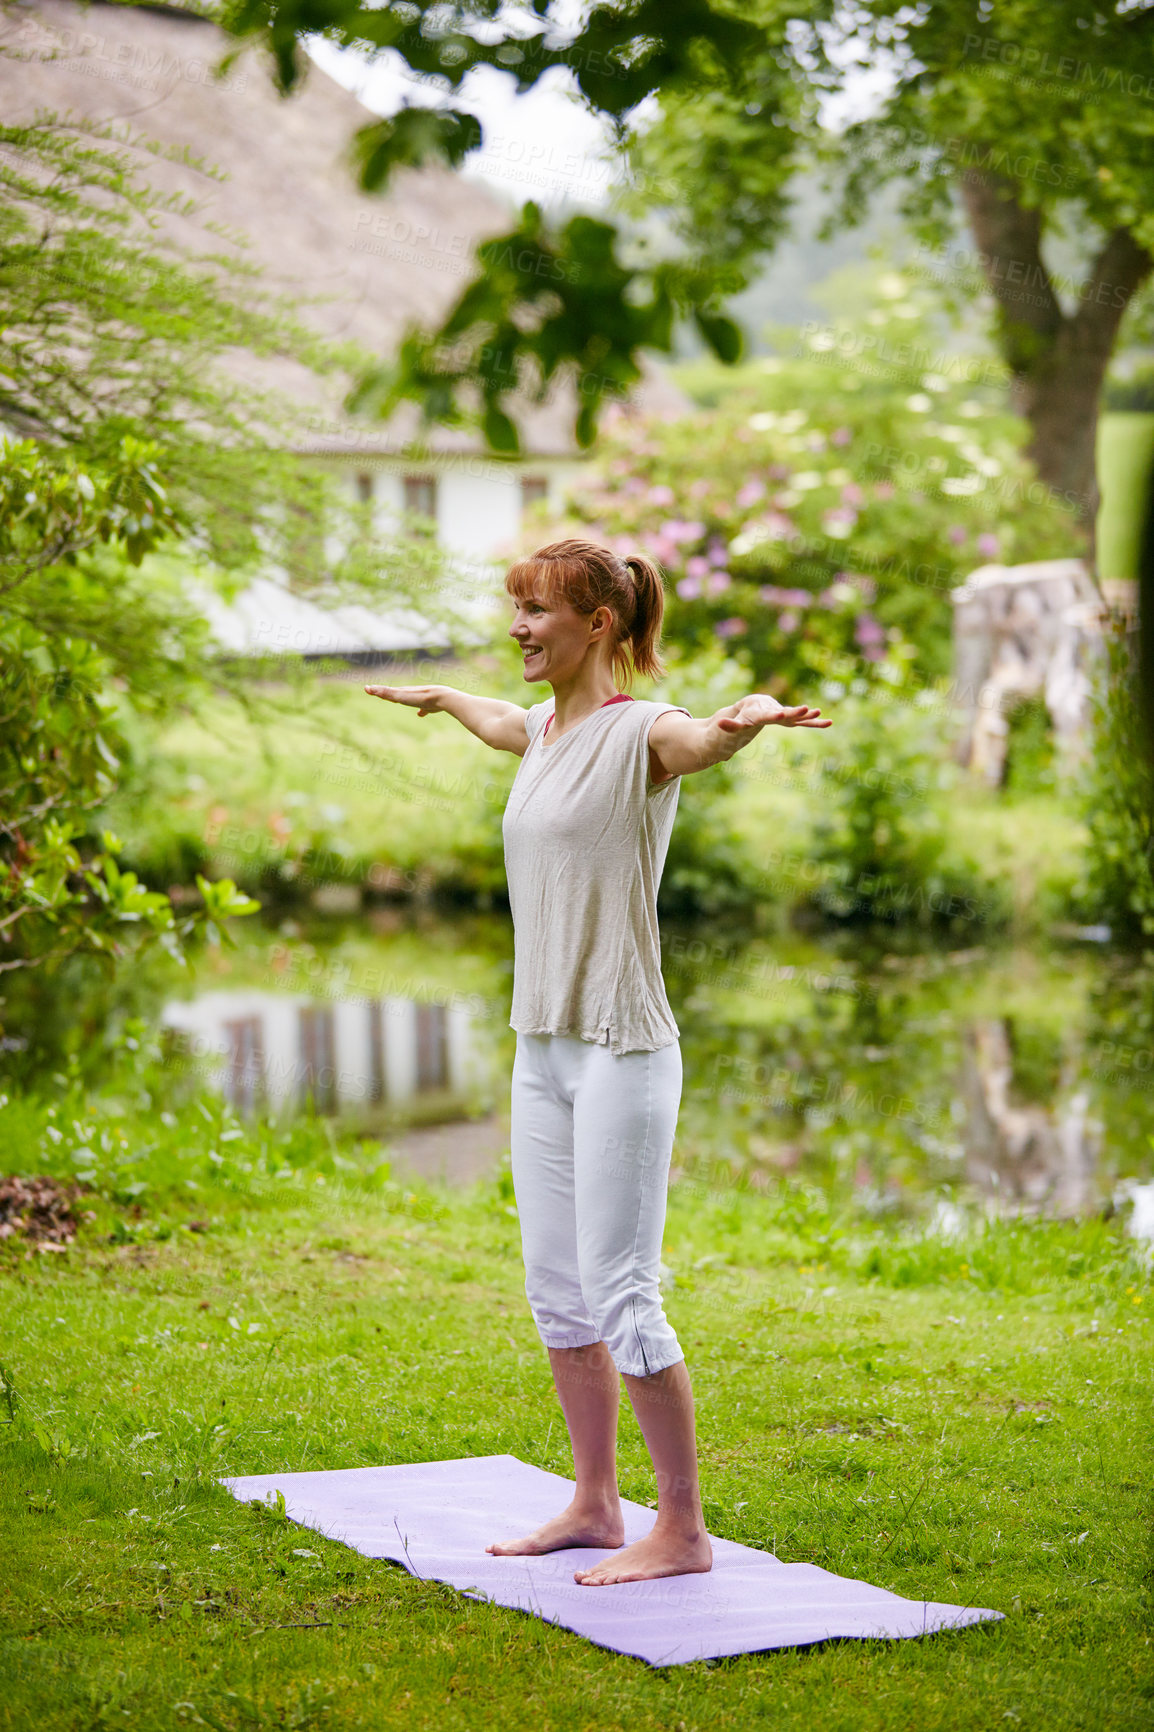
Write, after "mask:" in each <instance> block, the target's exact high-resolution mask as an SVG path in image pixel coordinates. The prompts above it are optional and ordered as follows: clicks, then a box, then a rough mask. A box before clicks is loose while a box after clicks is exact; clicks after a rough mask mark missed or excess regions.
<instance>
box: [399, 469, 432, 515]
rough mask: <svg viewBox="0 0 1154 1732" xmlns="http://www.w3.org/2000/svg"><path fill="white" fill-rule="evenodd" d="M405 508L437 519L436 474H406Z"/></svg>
mask: <svg viewBox="0 0 1154 1732" xmlns="http://www.w3.org/2000/svg"><path fill="white" fill-rule="evenodd" d="M405 510H406V511H414V512H417V513H418V514H419V515H420V516H421V517H431V518H432V519H433V522H434V523H435V522H436V521H437V478H436V476H435V475H406V476H405Z"/></svg>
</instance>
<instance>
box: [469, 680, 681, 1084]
mask: <svg viewBox="0 0 1154 1732" xmlns="http://www.w3.org/2000/svg"><path fill="white" fill-rule="evenodd" d="M553 705H554V700H553V699H552V698H551V697H550V698H547V699H546V700H545V701H544V702H543V703H540V704H534V705H533V707H532V708H531V709H529V710H527V711H526V712H525V727H526V731H527V732H528V735H529V746H528V749H527V751H526V752H525V755H524V757H523V758H522V759H521V762H520V764H519V765H518V768H517V774H516V777H515V778H514V781H513V786H512V788H511V789H510V792H509V799H508V803H507V804H506V807H505V815H504V819H503V821H502V832H503V835H504V841H505V873H506V876H507V878H508V881H509V906H510V908H511V910H512V915H513V952H514V960H513V1006H512V1011H511V1014H510V1016H509V1026H510V1027H511V1028H515V1029H516V1030H517V1031H518V1032H519V1033H521V1034H575V1035H579V1036H580V1038H581V1039H582V1040H591V1041H595V1042H596V1043H597V1044H598V1045H599V1046H600V1045H604V1044H605V1043H606V1042H608V1044H609V1047H610V1050H611V1051H612V1052H614V1053H623V1052H637V1051H641V1052H655V1051H656V1050H657V1049H658V1048H659V1047H663V1046H671V1045H672V1044H673V1042H674V1041H675V1040H677V1039H678V1037H679V1034H680V1030H679V1029H678V1027H677V1024H676V1022H675V1021H674V1020H673V1013H672V1011H671V1010H670V1008H669V1000H668V998H667V997H666V995H665V982H664V980H663V979H662V977H661V940H660V936H659V934H658V929H657V891H658V887H659V885H660V883H661V873H662V870H663V868H664V866H665V856H666V853H667V851H668V848H669V837H670V833H671V831H672V829H673V819H674V816H675V814H676V811H677V801H678V796H679V794H680V791H681V778H680V776H671V777H670V779H669V780H668V781H667V782H662V783H661V784H660V785H658V786H655V785H654V783H653V782H652V781H651V779H650V775H649V730H650V728H651V727H652V726H653V723H654V722H655V721H656V720H657V718H658V716H660V715H664V714H665V712H666V711H667V710H681V713H682V714H683V715H688V714H689V711H688V710H686V709H683V708H682V706H681V705H680V704H662V703H653V702H649V701H647V700H645V699H630V700H629V701H627V702H614V701H613V700H612V699H611V700H610V701H609V702H608V703H607V704H603V705H602V706H601V708H600V709H596V710H594V711H593V712H592V713H591V714H590V715H588V716H585V717H584V718H583V719H582V720H581V721H580V722H578V723H577V724H576V726H575V727H572V728H570V729H568V730H567V731H566V732H565V733H564V734H562V735H560V736H559V737H558V738H557V739H553V738H552V735H553V731H554V730H553V729H552V728H550V730H549V733H548V734H547V735H546V734H545V724H546V722H547V721H548V720H549V717H550V716H551V715H552V714H553ZM542 736H544V737H542Z"/></svg>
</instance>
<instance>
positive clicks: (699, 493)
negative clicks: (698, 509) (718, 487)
mask: <svg viewBox="0 0 1154 1732" xmlns="http://www.w3.org/2000/svg"><path fill="white" fill-rule="evenodd" d="M711 485H712V483H711V482H708V481H705V480H702V478H701V477H700V476H699V477H698V479H697V480H696V481H691V482H690V483H689V497H690V499H701V498H702V497H703V496H704V495H705V494H706V493H708V492H709V489H710V486H711Z"/></svg>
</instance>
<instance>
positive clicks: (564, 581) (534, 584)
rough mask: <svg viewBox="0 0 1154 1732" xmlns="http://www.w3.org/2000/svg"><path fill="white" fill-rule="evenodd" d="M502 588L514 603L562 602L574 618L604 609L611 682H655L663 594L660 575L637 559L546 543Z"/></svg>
mask: <svg viewBox="0 0 1154 1732" xmlns="http://www.w3.org/2000/svg"><path fill="white" fill-rule="evenodd" d="M505 588H506V590H507V591H508V593H509V594H510V595H511V596H513V597H514V598H515V600H517V601H525V600H527V599H528V597H529V596H530V595H532V594H534V593H537V594H541V592H542V591H543V592H544V594H543V599H544V600H545V601H546V603H547V604H548V605H549V606H550V607H553V606H556V604H557V602H558V601H567V602H568V603H569V606H570V607H571V608H573V610H574V611H575V612H576V613H582V614H592V613H595V612H596V610H597V609H598V608H599V607H607V608H608V609H609V610H610V612H611V613H612V615H613V628H614V629H613V677H614V681H615V683H616V685H617V688H618V690H625V689H627V688H628V686H629V685H630V684H631V683H632V680H633V676H634V675H635V674H640V675H641V676H642V677H643V678H645V677H650V678H653V679H660V678H661V675H662V674H663V673H664V672H665V667H664V664H663V663H662V660H661V657H660V655H659V654H658V650H657V644H658V641H659V640H660V637H661V620H662V617H663V615H664V613H665V589H664V585H663V583H662V578H661V572H660V570H659V569H658V567H657V566H656V565H654V563H653V561H652V560H650V559H646V558H645V557H644V556H643V555H642V554H633V555H631V556H630V558H628V559H621V558H620V557H619V556H618V555H617V554H616V553H614V552H613V551H612V549H611V548H608V547H598V545H597V543H596V542H594V541H580V540H576V539H573V540H569V541H551V542H550V543H549V545H548V546H547V547H539V548H538V549H537V551H536V553H530V554H527V555H526V557H525V558H524V559H518V560H517V561H516V562H515V563H514V564H513V565H511V566H510V568H509V571H508V574H507V575H506V578H505Z"/></svg>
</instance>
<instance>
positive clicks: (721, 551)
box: [709, 535, 729, 565]
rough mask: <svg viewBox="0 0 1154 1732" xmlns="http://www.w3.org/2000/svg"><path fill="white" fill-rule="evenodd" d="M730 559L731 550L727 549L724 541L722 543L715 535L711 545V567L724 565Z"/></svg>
mask: <svg viewBox="0 0 1154 1732" xmlns="http://www.w3.org/2000/svg"><path fill="white" fill-rule="evenodd" d="M728 558H729V549H728V548H727V547H726V545H725V543H724V541H720V540H719V539H718V537H717V536H716V535H715V536H714V538H713V540H712V541H711V542H710V544H709V563H710V565H724V564H725V562H726V560H727V559H728Z"/></svg>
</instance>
